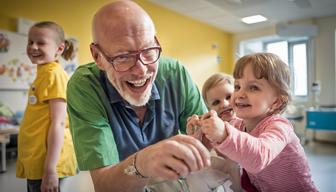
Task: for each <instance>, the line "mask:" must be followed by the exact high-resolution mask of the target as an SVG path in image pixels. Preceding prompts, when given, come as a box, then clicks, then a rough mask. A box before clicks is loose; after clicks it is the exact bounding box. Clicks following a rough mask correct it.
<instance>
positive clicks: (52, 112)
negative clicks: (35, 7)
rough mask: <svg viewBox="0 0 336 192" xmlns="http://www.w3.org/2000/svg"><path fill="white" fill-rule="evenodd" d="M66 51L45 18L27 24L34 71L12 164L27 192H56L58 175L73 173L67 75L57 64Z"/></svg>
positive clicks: (61, 34) (56, 27)
mask: <svg viewBox="0 0 336 192" xmlns="http://www.w3.org/2000/svg"><path fill="white" fill-rule="evenodd" d="M66 53H67V49H66V47H65V40H64V32H63V29H62V28H61V27H60V26H59V25H57V24H56V23H53V22H48V21H47V22H40V23H37V24H35V25H34V26H32V27H31V28H30V30H29V34H28V44H27V54H28V57H29V59H30V60H31V62H32V63H33V64H36V65H37V75H36V79H35V80H34V82H33V83H32V85H31V87H30V89H29V93H28V104H27V107H26V110H25V113H24V117H23V120H22V123H21V126H20V132H19V138H18V160H17V164H16V175H17V177H20V178H26V179H27V190H28V192H37V191H42V192H44V191H59V190H60V179H62V178H64V177H67V176H73V175H75V174H76V170H77V166H76V159H75V154H74V150H73V144H72V139H71V135H70V132H69V129H68V122H67V115H66V86H67V82H68V76H67V74H66V73H65V71H64V70H63V68H62V66H61V65H60V64H59V63H58V59H59V58H60V57H61V55H62V54H66ZM68 55H69V54H68ZM70 55H71V54H70ZM65 59H67V58H65Z"/></svg>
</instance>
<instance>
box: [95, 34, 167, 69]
mask: <svg viewBox="0 0 336 192" xmlns="http://www.w3.org/2000/svg"><path fill="white" fill-rule="evenodd" d="M154 40H155V43H156V44H157V45H158V46H153V47H148V48H145V49H141V50H138V51H132V52H130V53H126V54H120V55H116V56H114V57H109V56H107V55H106V54H105V52H104V51H103V50H102V49H101V48H100V46H99V44H97V43H92V45H93V46H95V47H96V48H97V50H98V51H99V52H100V53H101V54H102V55H103V57H104V58H105V60H106V61H107V62H109V63H110V64H111V65H112V66H113V68H114V70H116V71H118V72H125V71H128V70H130V69H131V68H132V67H133V66H134V65H135V64H136V62H137V61H138V60H140V62H141V63H142V64H144V65H149V64H153V63H155V62H157V61H158V60H159V59H160V56H161V52H162V48H161V45H160V43H159V41H158V39H157V37H156V36H154ZM152 49H157V50H158V51H159V54H158V57H157V59H156V60H155V61H153V62H150V63H144V61H143V60H142V59H141V57H140V55H141V53H143V52H146V51H148V50H152ZM133 55H134V56H135V62H134V64H133V65H132V66H130V67H129V68H127V69H126V70H118V69H116V67H115V64H114V60H115V59H117V58H119V57H121V56H133Z"/></svg>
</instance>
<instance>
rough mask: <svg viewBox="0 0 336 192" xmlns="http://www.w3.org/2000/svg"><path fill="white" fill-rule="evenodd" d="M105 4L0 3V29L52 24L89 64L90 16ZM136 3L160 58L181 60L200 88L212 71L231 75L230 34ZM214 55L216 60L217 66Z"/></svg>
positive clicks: (5, 0)
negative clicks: (22, 23)
mask: <svg viewBox="0 0 336 192" xmlns="http://www.w3.org/2000/svg"><path fill="white" fill-rule="evenodd" d="M106 2H109V1H108V0H92V1H80V0H72V1H68V0H57V1H45V0H29V1H27V0H0V28H1V29H7V30H10V31H15V30H16V18H18V17H23V18H26V19H29V20H33V21H42V20H52V21H55V22H56V23H58V24H60V25H61V26H62V27H63V28H64V31H65V32H66V33H67V35H68V36H72V37H76V38H77V39H78V40H79V43H80V48H79V62H80V64H84V63H87V62H90V61H92V59H91V55H90V51H89V44H90V42H91V19H92V16H93V14H94V13H95V12H96V10H97V9H99V8H100V7H101V6H102V5H103V4H105V3H106ZM137 2H138V3H139V4H140V5H141V6H142V7H143V8H144V9H145V10H147V11H148V13H149V14H150V15H151V17H152V18H153V20H154V23H155V25H156V27H157V32H158V38H159V40H160V43H161V45H162V47H163V50H164V51H163V55H166V56H172V57H175V58H177V59H179V60H180V61H182V63H183V64H184V65H185V66H186V67H187V68H188V70H189V72H190V73H191V75H192V77H193V79H194V80H195V81H196V83H197V84H198V85H200V86H201V85H202V84H203V82H204V80H205V79H206V78H207V77H209V76H210V75H211V74H213V73H215V72H218V71H223V72H228V73H231V71H232V68H233V59H232V55H233V54H232V36H231V34H229V33H226V32H224V31H222V30H219V29H217V28H215V27H212V26H209V25H206V24H203V23H201V22H198V21H195V20H193V19H190V18H188V17H185V16H182V15H180V14H178V13H175V12H172V11H170V10H168V9H164V8H161V7H159V6H157V5H154V4H152V3H150V2H148V1H145V0H137ZM213 44H215V45H218V48H213V47H212V45H213ZM217 56H219V57H220V63H219V64H217Z"/></svg>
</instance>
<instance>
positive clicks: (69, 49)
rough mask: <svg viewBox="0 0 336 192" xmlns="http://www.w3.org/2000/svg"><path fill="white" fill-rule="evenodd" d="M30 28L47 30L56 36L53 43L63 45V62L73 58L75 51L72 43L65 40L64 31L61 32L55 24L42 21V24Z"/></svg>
mask: <svg viewBox="0 0 336 192" xmlns="http://www.w3.org/2000/svg"><path fill="white" fill-rule="evenodd" d="M32 27H37V28H48V29H51V30H53V31H54V32H55V33H56V34H57V36H56V39H55V41H56V42H57V43H58V44H60V43H64V44H65V47H64V51H63V53H62V57H63V58H64V59H65V60H70V59H72V58H74V54H75V51H76V50H75V46H74V42H73V41H69V40H66V39H65V35H64V31H63V29H62V27H61V26H59V25H58V24H57V23H55V22H52V21H42V22H38V23H35V24H34V25H33V26H32Z"/></svg>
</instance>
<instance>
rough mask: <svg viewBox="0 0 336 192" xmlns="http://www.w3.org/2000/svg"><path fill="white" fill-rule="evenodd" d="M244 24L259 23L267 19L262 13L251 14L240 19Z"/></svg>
mask: <svg viewBox="0 0 336 192" xmlns="http://www.w3.org/2000/svg"><path fill="white" fill-rule="evenodd" d="M241 20H242V21H243V22H244V23H246V24H253V23H260V22H263V21H267V18H266V17H264V16H262V15H252V16H249V17H244V18H242V19H241Z"/></svg>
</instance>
